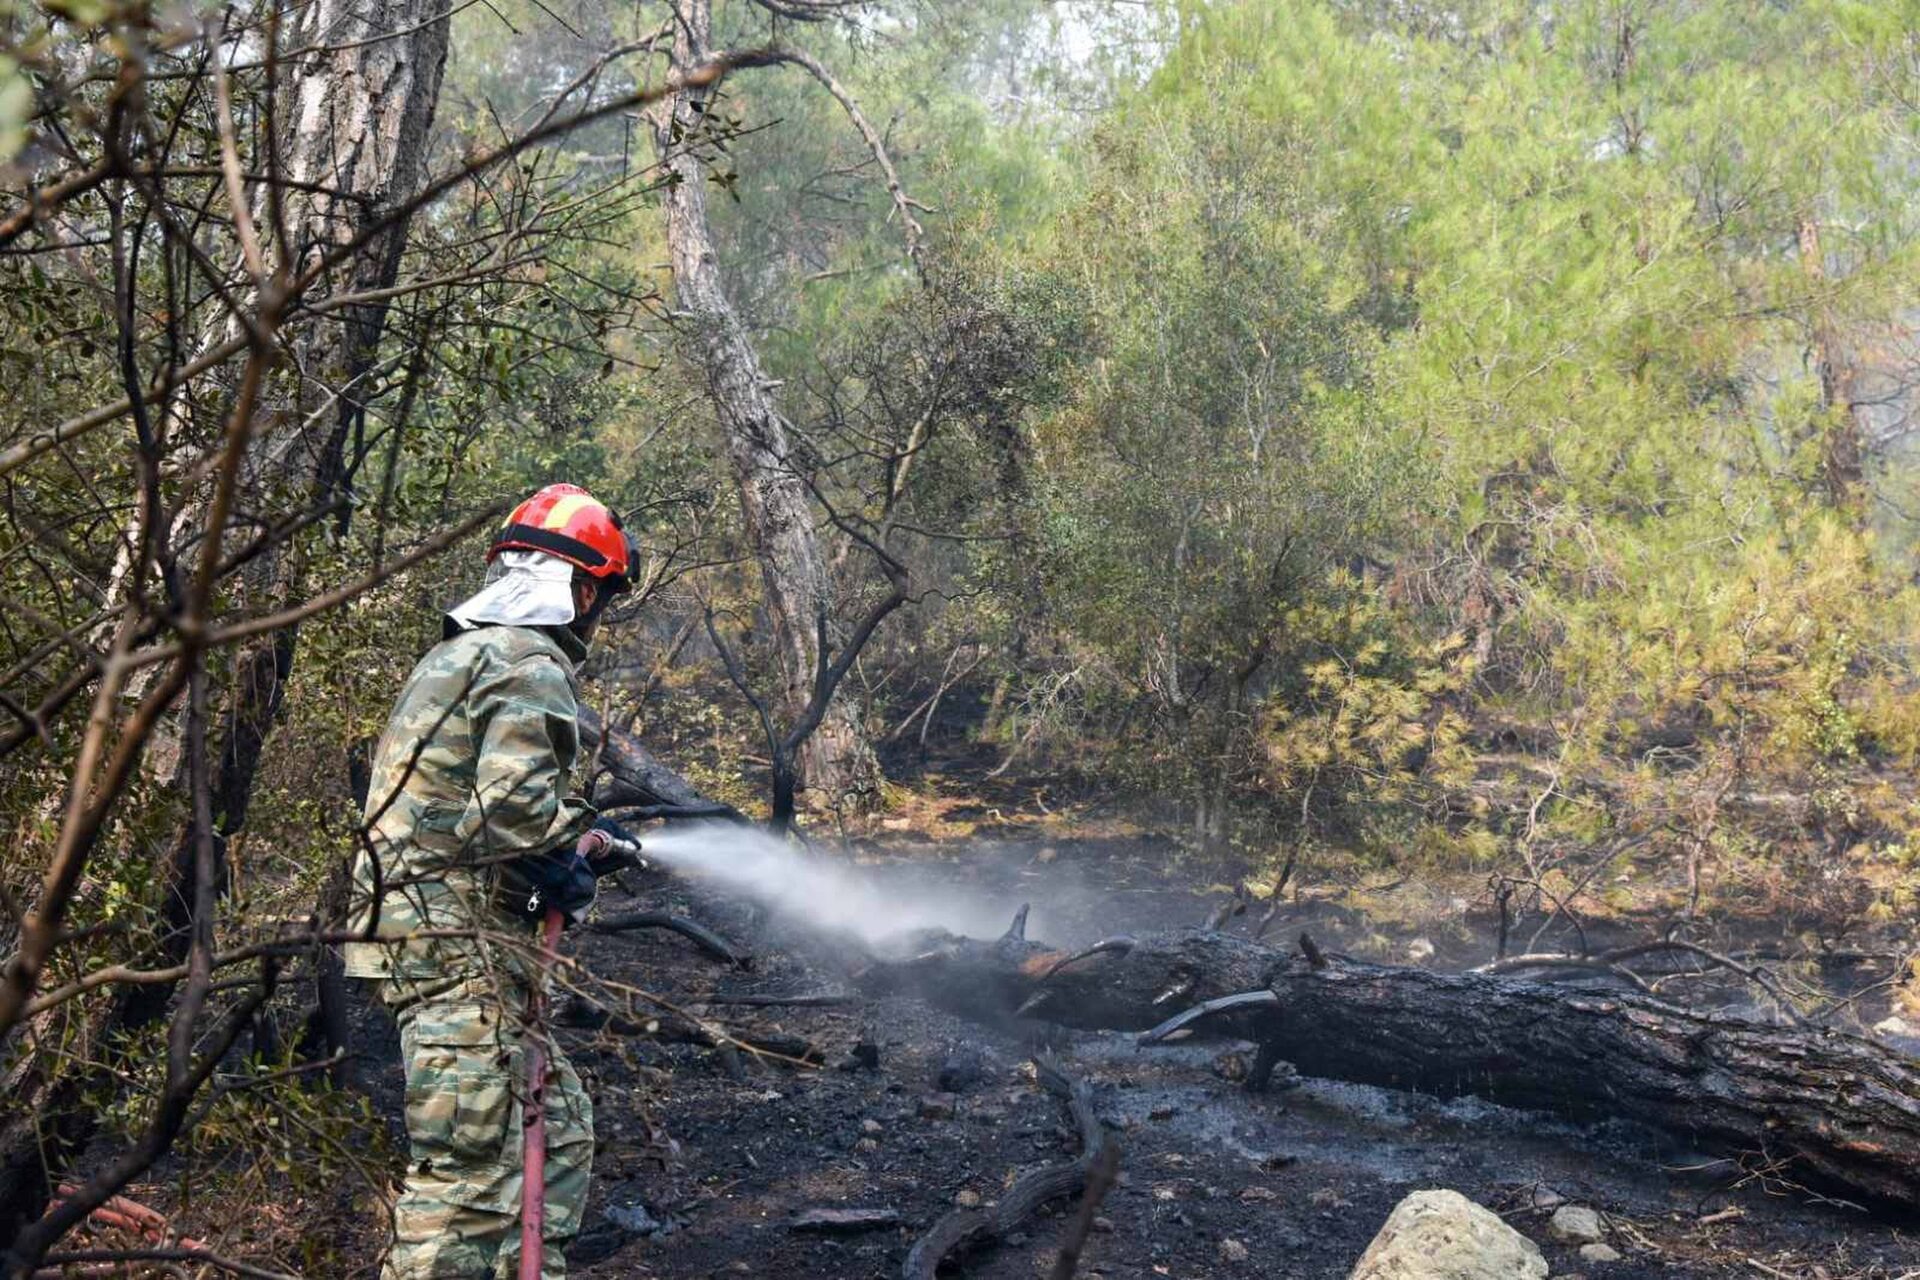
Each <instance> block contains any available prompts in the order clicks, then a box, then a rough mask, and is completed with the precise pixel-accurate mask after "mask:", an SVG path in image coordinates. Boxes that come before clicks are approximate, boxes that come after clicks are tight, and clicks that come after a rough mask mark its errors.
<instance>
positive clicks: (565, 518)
mask: <svg viewBox="0 0 1920 1280" xmlns="http://www.w3.org/2000/svg"><path fill="white" fill-rule="evenodd" d="M502 551H544V552H545V553H546V554H548V555H550V556H554V557H557V558H558V559H561V560H565V561H566V562H567V563H568V564H571V565H573V566H574V567H575V568H576V569H579V570H580V571H581V572H582V573H585V574H586V575H588V576H589V577H593V578H599V579H601V580H603V581H607V580H611V581H609V582H608V585H610V586H612V587H613V588H614V589H615V590H624V589H625V588H626V587H627V586H628V585H629V583H630V582H631V580H632V575H633V565H634V560H635V558H636V557H635V556H634V553H633V543H632V542H631V541H630V540H629V539H628V538H627V535H626V534H625V533H624V532H623V531H622V530H621V528H620V517H619V516H617V515H615V514H614V513H613V512H612V511H611V510H610V509H609V508H608V507H607V505H606V504H605V503H603V502H601V501H599V500H598V499H596V498H595V497H594V496H593V495H592V494H590V493H588V492H587V491H586V490H585V489H582V488H581V487H580V486H579V485H577V484H550V485H548V486H547V487H546V488H544V489H542V490H540V492H538V493H536V494H534V495H533V496H532V497H531V498H528V499H527V500H526V501H525V502H523V503H521V504H520V505H519V506H517V507H515V508H514V509H513V514H511V515H509V516H508V517H507V522H506V524H505V525H503V526H501V529H500V533H499V536H498V537H496V538H495V539H494V540H493V546H492V547H491V548H489V549H488V551H487V562H488V563H489V564H491V563H492V562H493V558H494V557H495V556H497V555H499V554H500V553H501V552H502Z"/></svg>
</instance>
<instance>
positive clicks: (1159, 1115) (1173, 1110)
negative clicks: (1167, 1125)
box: [1147, 1102, 1180, 1120]
mask: <svg viewBox="0 0 1920 1280" xmlns="http://www.w3.org/2000/svg"><path fill="white" fill-rule="evenodd" d="M1179 1114H1180V1108H1178V1107H1176V1106H1174V1105H1173V1104H1172V1103H1171V1102H1158V1103H1155V1104H1154V1105H1153V1106H1152V1107H1151V1108H1150V1109H1149V1110H1148V1111H1147V1119H1149V1120H1171V1119H1173V1118H1174V1117H1175V1116H1177V1115H1179Z"/></svg>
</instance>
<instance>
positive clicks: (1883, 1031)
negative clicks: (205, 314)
mask: <svg viewBox="0 0 1920 1280" xmlns="http://www.w3.org/2000/svg"><path fill="white" fill-rule="evenodd" d="M1873 1029H1874V1031H1875V1033H1876V1034H1879V1035H1883V1036H1897V1037H1900V1038H1902V1039H1907V1040H1913V1039H1916V1038H1920V1027H1916V1026H1914V1025H1913V1024H1912V1023H1911V1022H1908V1021H1907V1020H1906V1019H1905V1018H1902V1017H1900V1016H1899V1015H1898V1014H1896V1015H1894V1016H1893V1017H1891V1018H1882V1019H1881V1020H1880V1021H1878V1022H1876V1023H1874V1024H1873Z"/></svg>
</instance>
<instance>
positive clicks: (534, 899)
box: [507, 841, 595, 928]
mask: <svg viewBox="0 0 1920 1280" xmlns="http://www.w3.org/2000/svg"><path fill="white" fill-rule="evenodd" d="M584 843H585V842H584V841H583V842H582V844H584ZM507 870H508V872H509V875H508V881H509V883H510V884H512V885H513V886H514V889H515V892H514V893H513V898H512V903H513V906H514V907H515V909H516V910H518V911H520V912H521V913H523V914H524V915H526V916H527V917H528V918H529V919H532V920H539V919H540V918H541V917H542V916H544V915H545V914H546V913H547V911H548V909H550V908H551V909H553V910H556V911H558V912H559V913H560V914H561V915H562V916H564V917H565V918H566V924H567V927H569V928H571V927H572V926H574V925H576V924H579V923H580V921H581V920H582V919H584V918H585V917H586V914H587V908H588V907H590V906H592V905H593V895H594V892H595V883H594V881H595V876H594V874H593V868H592V866H591V865H590V864H589V863H588V861H587V857H586V854H584V853H583V852H581V846H580V845H573V846H570V847H567V848H561V849H552V850H549V851H548V852H546V853H542V854H535V855H533V856H531V857H526V858H516V859H514V861H512V862H510V863H508V864H507ZM520 884H524V885H525V886H526V893H525V895H524V896H523V895H521V894H520V893H518V892H517V889H518V886H519V885H520Z"/></svg>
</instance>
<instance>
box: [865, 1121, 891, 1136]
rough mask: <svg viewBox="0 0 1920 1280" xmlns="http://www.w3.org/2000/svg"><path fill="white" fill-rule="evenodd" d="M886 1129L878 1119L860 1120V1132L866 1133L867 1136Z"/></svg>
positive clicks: (877, 1133) (875, 1134)
mask: <svg viewBox="0 0 1920 1280" xmlns="http://www.w3.org/2000/svg"><path fill="white" fill-rule="evenodd" d="M886 1131H887V1127H886V1126H885V1125H883V1124H881V1123H880V1122H879V1121H878V1120H872V1119H868V1120H862V1121H861V1122H860V1132H862V1133H864V1134H866V1135H867V1136H868V1137H869V1138H872V1137H876V1136H878V1135H880V1134H882V1133H885V1132H886Z"/></svg>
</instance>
